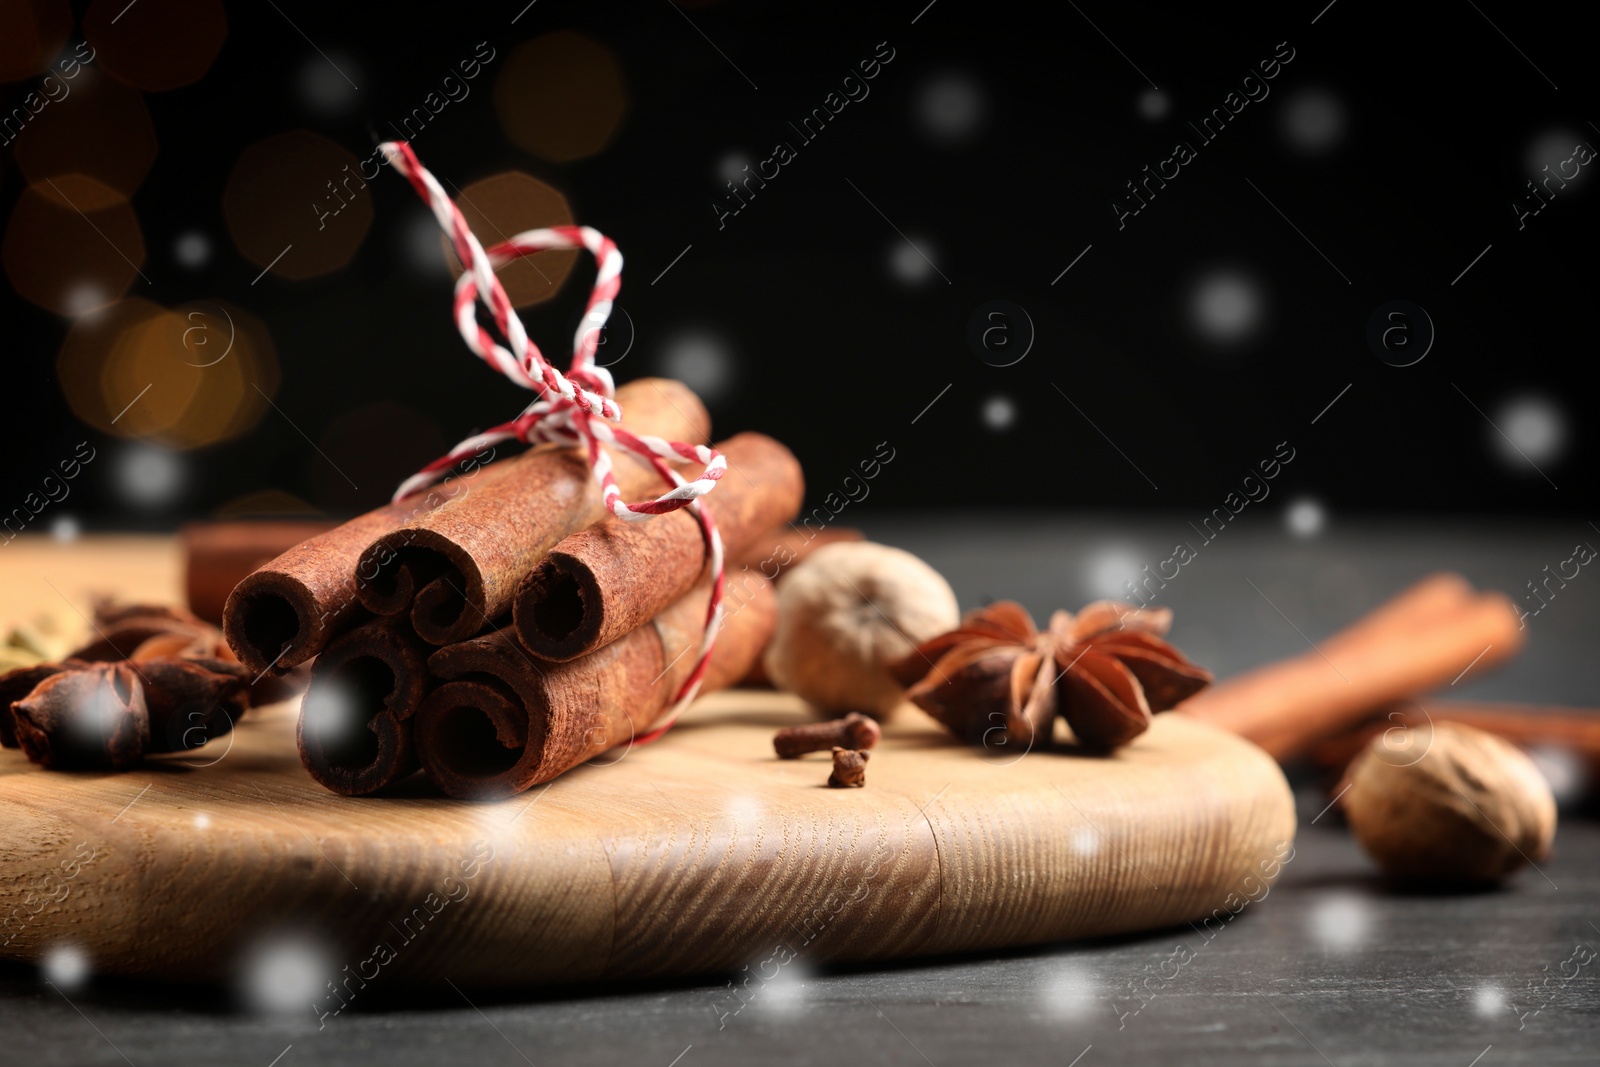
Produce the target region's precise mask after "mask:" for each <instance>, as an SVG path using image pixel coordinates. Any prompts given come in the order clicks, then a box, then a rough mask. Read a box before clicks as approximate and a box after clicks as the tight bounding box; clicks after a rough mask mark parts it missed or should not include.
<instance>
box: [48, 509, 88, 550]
mask: <svg viewBox="0 0 1600 1067" xmlns="http://www.w3.org/2000/svg"><path fill="white" fill-rule="evenodd" d="M82 534H83V524H82V523H80V522H79V521H78V517H77V516H76V515H57V516H56V517H55V518H53V519H51V520H50V536H51V537H52V538H54V539H55V540H56V541H59V542H60V543H61V544H64V545H70V544H71V543H72V542H74V541H76V540H77V539H78V538H79V537H80V536H82Z"/></svg>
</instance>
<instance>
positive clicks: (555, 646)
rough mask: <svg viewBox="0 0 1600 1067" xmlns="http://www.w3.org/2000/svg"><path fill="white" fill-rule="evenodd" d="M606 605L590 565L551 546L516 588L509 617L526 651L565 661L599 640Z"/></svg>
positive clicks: (597, 644) (549, 658)
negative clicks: (549, 550) (519, 586)
mask: <svg viewBox="0 0 1600 1067" xmlns="http://www.w3.org/2000/svg"><path fill="white" fill-rule="evenodd" d="M605 606H606V602H605V598H604V596H603V595H602V594H601V591H600V584H599V581H598V580H597V579H596V577H595V573H594V570H593V568H591V567H590V566H589V565H588V564H586V563H585V562H584V561H583V560H581V559H578V558H576V557H574V556H571V555H569V554H568V553H565V552H552V553H551V554H550V555H549V556H548V557H547V558H546V559H545V561H544V562H543V563H541V564H539V566H538V567H537V568H536V569H535V570H534V572H533V573H532V574H530V575H529V576H528V577H527V579H525V580H524V581H523V583H522V586H521V588H520V589H518V590H517V599H516V600H515V601H514V602H513V604H512V609H511V617H512V621H513V622H514V624H515V627H516V632H517V638H518V639H519V640H520V641H521V642H522V644H523V646H524V647H525V648H527V649H528V651H530V652H532V653H533V654H534V655H536V656H539V657H541V658H543V659H548V660H552V661H554V662H557V663H564V662H566V661H567V660H570V659H576V658H577V657H578V656H581V655H583V654H584V653H585V652H591V651H593V650H594V649H595V648H597V647H599V645H600V644H601V643H602V641H601V631H602V630H605V629H607V627H606V625H605V622H606V619H605V615H606V612H605Z"/></svg>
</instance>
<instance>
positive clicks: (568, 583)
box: [512, 433, 805, 662]
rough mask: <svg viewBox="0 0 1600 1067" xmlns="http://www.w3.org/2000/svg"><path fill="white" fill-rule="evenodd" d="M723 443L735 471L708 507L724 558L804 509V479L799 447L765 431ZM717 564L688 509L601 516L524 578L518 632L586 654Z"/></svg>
mask: <svg viewBox="0 0 1600 1067" xmlns="http://www.w3.org/2000/svg"><path fill="white" fill-rule="evenodd" d="M717 448H718V450H719V451H721V452H722V453H723V455H725V456H726V457H727V459H728V472H727V474H725V475H724V476H723V478H722V481H721V482H720V483H718V485H717V488H716V491H715V492H713V493H711V494H710V495H709V496H707V497H706V498H705V499H704V500H703V501H702V502H701V506H702V507H704V508H706V509H707V510H708V511H710V512H711V515H712V517H713V518H715V519H716V523H717V532H718V534H719V535H720V536H721V538H722V544H723V552H724V554H725V558H728V559H734V558H737V557H738V556H739V555H740V554H741V553H743V552H744V551H746V550H747V549H748V548H750V547H752V546H753V545H755V544H757V537H758V536H759V535H761V534H763V533H765V532H767V531H768V530H770V529H771V528H772V527H774V526H776V525H777V524H779V523H783V522H787V521H789V520H790V519H792V518H794V516H795V515H797V514H798V513H799V511H800V502H801V500H802V498H803V497H804V495H805V485H804V480H803V476H802V475H801V473H800V462H799V461H798V460H796V459H795V458H794V454H793V453H791V452H790V451H789V450H788V449H787V448H785V447H783V445H781V444H779V443H778V442H777V441H774V440H773V439H772V438H770V437H767V436H765V435H763V434H758V433H742V434H739V435H738V436H737V437H733V438H730V439H729V440H727V441H725V442H723V443H722V444H719V445H718V446H717ZM708 563H709V556H708V553H707V550H706V542H705V537H704V536H703V534H702V533H701V530H700V524H699V523H698V522H697V521H695V518H694V516H693V515H692V514H690V513H689V511H688V510H682V511H676V512H673V513H672V514H670V515H663V516H661V517H660V518H657V519H653V520H651V521H650V522H645V523H625V522H602V523H597V524H596V525H594V526H591V527H589V528H588V529H586V530H582V531H580V532H578V533H575V534H573V535H572V536H571V537H568V538H567V539H566V540H565V541H562V542H561V543H560V544H559V545H557V546H556V547H555V548H554V549H553V550H551V552H550V554H549V555H548V556H546V557H545V559H544V561H543V562H542V563H540V564H539V565H538V566H537V567H536V568H534V570H533V573H531V574H529V575H528V577H527V578H525V579H524V580H523V582H522V584H521V586H520V587H519V588H518V589H517V595H516V599H515V600H514V601H513V603H512V617H513V620H514V622H515V627H516V632H517V636H518V638H520V639H521V641H522V644H523V646H524V647H525V648H527V649H528V650H529V651H530V652H532V653H533V654H534V655H536V656H539V657H540V658H542V659H548V660H553V661H556V662H562V661H565V660H569V659H576V658H577V657H579V656H582V655H587V654H588V653H590V652H593V651H594V650H595V649H597V648H599V647H600V646H601V645H605V644H609V643H610V642H612V641H614V640H616V639H617V638H619V637H621V636H622V635H623V634H626V633H628V632H630V631H632V630H635V629H637V628H638V627H639V626H641V625H642V624H644V623H645V622H647V621H649V620H650V619H651V618H653V617H655V616H656V615H658V614H659V613H660V612H662V611H664V610H666V608H668V607H669V606H670V605H671V604H672V603H673V602H674V601H676V600H677V599H678V598H679V597H681V596H683V595H684V594H685V593H687V592H688V591H689V590H690V589H692V588H693V587H694V586H695V585H696V584H697V583H698V582H699V581H700V580H701V579H702V578H703V577H704V576H705V574H706V568H707V566H708ZM730 569H731V568H730Z"/></svg>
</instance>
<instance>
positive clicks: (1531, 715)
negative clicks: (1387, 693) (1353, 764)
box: [1308, 700, 1600, 782]
mask: <svg viewBox="0 0 1600 1067" xmlns="http://www.w3.org/2000/svg"><path fill="white" fill-rule="evenodd" d="M1438 722H1457V723H1461V724H1463V725H1465V726H1475V727H1477V728H1478V729H1480V730H1484V731H1487V732H1488V733H1491V734H1496V735H1498V736H1500V737H1503V738H1505V739H1506V740H1507V741H1510V742H1511V743H1512V744H1514V745H1518V746H1520V747H1522V748H1539V747H1544V746H1549V747H1552V748H1562V749H1566V750H1567V751H1569V752H1572V753H1573V754H1574V755H1576V756H1578V757H1579V758H1581V759H1582V760H1583V761H1584V764H1585V766H1586V767H1587V768H1588V772H1589V775H1590V777H1591V779H1593V780H1595V781H1597V782H1600V710H1596V709H1591V708H1559V707H1544V706H1540V705H1530V704H1478V703H1471V702H1466V701H1454V700H1450V701H1432V700H1429V701H1427V702H1426V703H1424V702H1421V701H1415V700H1402V701H1397V702H1395V703H1394V704H1390V705H1387V706H1385V707H1382V708H1379V709H1378V710H1376V711H1374V712H1372V714H1371V716H1370V717H1369V718H1367V719H1365V720H1363V721H1362V722H1361V723H1360V724H1359V725H1357V726H1356V727H1355V728H1353V729H1351V730H1349V731H1347V732H1345V733H1342V734H1339V735H1337V736H1334V737H1329V738H1327V739H1325V740H1323V741H1320V742H1318V743H1317V744H1316V745H1315V746H1313V747H1312V748H1311V749H1310V750H1309V752H1308V755H1309V757H1310V759H1311V761H1312V762H1313V763H1315V764H1316V765H1317V766H1319V767H1322V768H1324V769H1326V770H1331V771H1334V772H1336V773H1337V772H1342V771H1343V770H1344V768H1345V767H1346V766H1348V765H1349V763H1350V761H1351V760H1353V759H1355V757H1356V756H1357V755H1359V754H1360V753H1361V752H1362V751H1363V750H1364V749H1365V748H1366V747H1367V745H1368V743H1369V742H1370V741H1371V740H1372V738H1373V737H1374V736H1375V735H1377V734H1380V733H1382V732H1383V731H1385V730H1390V729H1394V728H1395V727H1410V728H1412V729H1426V728H1427V726H1428V725H1429V724H1430V723H1438Z"/></svg>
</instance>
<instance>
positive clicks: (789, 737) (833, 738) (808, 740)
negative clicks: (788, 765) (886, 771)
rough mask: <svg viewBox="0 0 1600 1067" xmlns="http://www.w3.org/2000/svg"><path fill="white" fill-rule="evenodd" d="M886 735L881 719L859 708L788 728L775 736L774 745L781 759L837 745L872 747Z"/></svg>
mask: <svg viewBox="0 0 1600 1067" xmlns="http://www.w3.org/2000/svg"><path fill="white" fill-rule="evenodd" d="M882 735H883V731H882V729H881V728H880V727H879V726H878V724H877V722H875V721H874V720H872V719H870V718H868V717H867V716H865V715H863V714H861V713H860V712H859V711H852V712H851V713H850V714H848V715H846V716H845V717H844V718H842V719H829V720H827V721H826V722H810V723H806V724H805V725H804V726H788V727H785V728H784V729H782V730H779V731H778V733H777V735H776V736H775V737H773V739H772V748H773V750H774V751H775V752H777V753H778V758H779V759H799V758H800V757H801V756H803V755H805V754H806V753H807V752H826V751H828V750H829V749H831V748H833V747H834V746H835V745H839V746H842V747H844V748H852V749H861V748H871V747H872V746H874V745H876V744H877V743H878V738H879V737H881V736H882Z"/></svg>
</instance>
